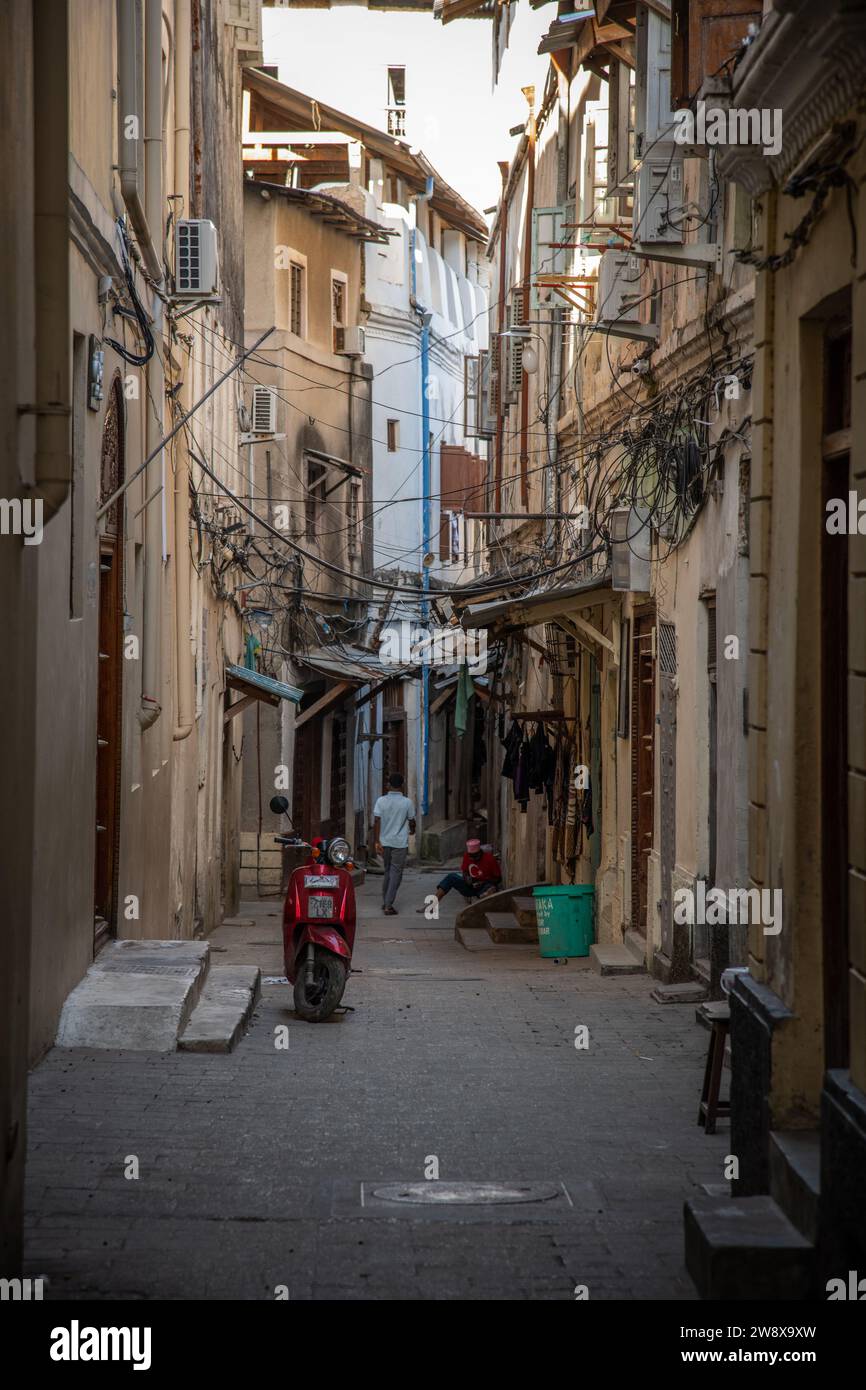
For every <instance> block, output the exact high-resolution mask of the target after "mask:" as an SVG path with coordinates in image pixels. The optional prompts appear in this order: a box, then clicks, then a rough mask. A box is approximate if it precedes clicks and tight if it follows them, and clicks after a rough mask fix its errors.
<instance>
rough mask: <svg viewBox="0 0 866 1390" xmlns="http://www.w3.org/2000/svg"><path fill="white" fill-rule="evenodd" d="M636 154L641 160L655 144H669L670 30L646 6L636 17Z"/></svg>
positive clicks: (671, 122) (671, 127) (671, 115)
mask: <svg viewBox="0 0 866 1390" xmlns="http://www.w3.org/2000/svg"><path fill="white" fill-rule="evenodd" d="M636 83H637V111H636V115H635V129H636V141H635V143H636V150H635V153H636V154H637V157H638V158H640V157H641V156H642V155H643V154H645V153H646V151H647V150H648V148H649V146H650V145H652V144H653V143H654V142H656V141H658V140H660V139H665V140H672V139H673V132H674V112H673V110H672V109H671V26H670V21H669V20H667V19H662V17H661V15H658V14H656V12H655V10H649V9H648V8H647V6H646V5H640V6H639V7H638V14H637V76H636Z"/></svg>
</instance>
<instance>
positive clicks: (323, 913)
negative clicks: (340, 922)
mask: <svg viewBox="0 0 866 1390" xmlns="http://www.w3.org/2000/svg"><path fill="white" fill-rule="evenodd" d="M307 907H308V910H309V913H310V916H311V917H333V915H334V899H333V898H332V897H331V894H330V893H311V894H310V896H309V898H308V899H307Z"/></svg>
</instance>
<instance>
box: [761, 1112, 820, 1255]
mask: <svg viewBox="0 0 866 1390" xmlns="http://www.w3.org/2000/svg"><path fill="white" fill-rule="evenodd" d="M770 1196H771V1197H772V1198H773V1199H774V1201H775V1202H776V1203H777V1204H778V1205H779V1206H780V1207H781V1209H782V1211H783V1212H784V1213H785V1215H786V1216H787V1218H788V1220H789V1221H790V1222H791V1223H792V1224H793V1225H794V1226H796V1228H797V1230H798V1231H799V1232H800V1234H801V1235H802V1236H805V1238H806V1240H808V1241H811V1242H812V1244H816V1243H817V1240H818V1206H819V1203H820V1200H821V1135H820V1131H819V1130H817V1129H789V1130H774V1131H772V1132H771V1134H770Z"/></svg>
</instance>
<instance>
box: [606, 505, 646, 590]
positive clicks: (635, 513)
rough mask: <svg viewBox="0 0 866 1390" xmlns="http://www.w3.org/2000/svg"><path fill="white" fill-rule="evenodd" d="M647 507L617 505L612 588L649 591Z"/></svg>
mask: <svg viewBox="0 0 866 1390" xmlns="http://www.w3.org/2000/svg"><path fill="white" fill-rule="evenodd" d="M649 517H650V514H649V509H648V508H647V507H615V508H614V510H613V511H612V512H611V514H610V542H611V544H610V550H611V588H612V589H615V590H618V591H620V592H623V591H628V592H630V593H641V594H647V593H649V587H650V539H651V534H650V524H649Z"/></svg>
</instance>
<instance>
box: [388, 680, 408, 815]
mask: <svg viewBox="0 0 866 1390" xmlns="http://www.w3.org/2000/svg"><path fill="white" fill-rule="evenodd" d="M392 772H399V773H400V775H401V777H402V778H403V792H404V795H405V792H406V711H405V709H404V708H403V682H402V681H401V680H393V681H389V683H388V685H387V686H386V687H385V689H384V691H383V692H382V792H383V794H384V793H386V792H388V791H389V790H390V788H389V785H388V779H389V778H390V776H391V774H392Z"/></svg>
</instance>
